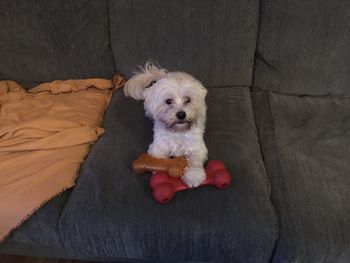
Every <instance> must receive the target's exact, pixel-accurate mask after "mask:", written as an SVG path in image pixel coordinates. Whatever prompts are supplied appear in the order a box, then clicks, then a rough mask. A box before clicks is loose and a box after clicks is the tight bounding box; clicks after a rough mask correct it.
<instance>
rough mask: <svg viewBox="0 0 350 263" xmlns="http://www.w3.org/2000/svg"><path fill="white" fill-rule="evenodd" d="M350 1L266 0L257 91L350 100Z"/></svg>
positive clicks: (256, 82) (258, 57) (259, 49)
mask: <svg viewBox="0 0 350 263" xmlns="http://www.w3.org/2000/svg"><path fill="white" fill-rule="evenodd" d="M349 14H350V1H349V0H333V1H327V0H310V1H305V0H281V1H273V0H264V1H262V2H261V21H260V23H261V24H260V31H259V37H258V47H257V52H256V70H255V75H254V79H255V80H254V86H256V87H258V88H261V89H265V90H272V91H276V92H282V93H289V94H305V95H331V96H349V95H350V88H349V83H350V66H349V65H350V15H349Z"/></svg>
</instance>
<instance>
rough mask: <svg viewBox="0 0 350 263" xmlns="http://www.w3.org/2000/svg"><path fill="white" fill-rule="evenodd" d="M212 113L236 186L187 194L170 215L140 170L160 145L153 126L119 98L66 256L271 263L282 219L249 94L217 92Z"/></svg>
mask: <svg viewBox="0 0 350 263" xmlns="http://www.w3.org/2000/svg"><path fill="white" fill-rule="evenodd" d="M223 102H224V103H223ZM208 108H209V110H208V125H207V133H206V137H205V139H206V142H207V145H208V148H209V155H210V158H212V159H213V158H215V159H222V160H223V161H224V162H225V163H226V165H227V167H228V169H229V171H230V172H231V174H232V178H233V184H232V186H230V187H229V188H228V189H226V190H218V189H216V188H213V187H204V188H200V189H195V190H191V191H185V192H181V193H178V194H177V196H176V197H175V198H174V199H173V200H172V201H171V202H170V203H169V204H167V205H160V204H158V203H156V202H155V201H154V200H153V198H152V196H151V191H150V188H149V184H148V182H149V175H136V174H134V173H133V172H132V171H131V169H130V165H131V162H132V161H133V160H134V159H135V158H136V157H137V156H138V155H139V154H140V153H143V152H145V151H146V150H147V145H148V144H149V143H150V142H151V139H152V127H151V122H150V121H149V120H148V119H146V117H145V116H144V111H143V106H142V104H141V103H140V102H136V101H134V100H131V99H127V98H125V97H124V95H123V94H122V92H117V93H116V94H114V96H113V99H112V102H111V105H110V107H109V109H108V112H107V115H106V118H105V128H106V133H105V134H104V135H103V136H102V137H101V138H100V139H99V141H98V142H97V143H96V144H95V145H94V146H93V148H92V150H91V152H90V154H89V156H88V158H87V160H86V162H85V163H84V165H83V167H82V169H81V172H80V177H79V179H78V182H77V185H76V187H75V188H74V191H73V192H72V194H71V196H70V198H69V201H68V202H67V204H66V206H65V208H64V209H63V213H62V216H61V218H60V222H59V228H60V232H61V236H62V238H63V241H64V244H65V246H66V247H67V248H71V249H72V251H74V253H75V254H80V255H84V256H89V255H95V256H99V257H126V258H143V259H149V260H151V261H153V262H154V261H156V260H164V262H170V261H185V260H198V261H201V260H202V261H203V260H216V261H220V262H222V261H225V262H267V261H268V259H269V258H270V257H271V254H272V250H273V247H274V244H275V241H276V235H277V232H276V230H277V227H276V217H275V215H274V211H273V208H272V206H271V203H270V200H269V185H268V181H267V178H266V173H265V170H264V166H263V162H262V159H261V155H260V152H259V147H258V142H257V137H256V129H255V125H254V118H253V115H252V108H251V102H250V94H249V89H248V88H236V89H233V88H217V89H211V90H209V95H208Z"/></svg>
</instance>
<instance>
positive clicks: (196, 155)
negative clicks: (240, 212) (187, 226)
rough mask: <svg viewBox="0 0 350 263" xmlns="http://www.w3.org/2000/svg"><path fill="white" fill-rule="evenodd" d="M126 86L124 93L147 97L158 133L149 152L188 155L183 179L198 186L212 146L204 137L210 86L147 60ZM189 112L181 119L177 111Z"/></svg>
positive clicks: (149, 112)
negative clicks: (206, 100)
mask: <svg viewBox="0 0 350 263" xmlns="http://www.w3.org/2000/svg"><path fill="white" fill-rule="evenodd" d="M140 69H141V71H140V72H137V73H135V74H134V76H133V77H132V78H130V79H129V80H128V81H127V82H126V84H125V87H124V93H125V95H126V96H128V97H132V98H134V99H136V100H144V108H145V111H146V116H147V117H149V118H150V119H151V120H152V121H153V122H154V127H153V131H154V137H153V142H152V144H150V145H149V148H148V153H149V154H151V155H153V156H155V157H163V158H168V157H171V156H184V157H186V158H187V160H188V163H189V164H188V167H187V169H186V171H185V173H184V175H183V176H182V180H183V182H184V183H185V184H187V185H188V186H189V187H197V186H198V185H200V184H201V183H202V182H203V181H204V180H205V178H206V175H205V172H204V169H203V164H204V162H205V161H206V160H207V155H208V150H207V147H206V145H205V143H204V140H203V134H204V130H205V120H206V104H205V96H206V94H207V90H206V89H205V88H204V87H203V85H202V84H201V83H200V82H199V81H198V80H197V79H195V78H194V77H193V76H191V75H189V74H187V73H184V72H177V71H176V72H168V71H167V70H165V69H162V68H160V67H159V66H157V65H155V64H153V63H146V64H145V66H144V67H143V68H140ZM179 111H183V112H185V113H186V118H185V119H184V120H183V121H181V120H179V119H178V118H177V116H176V114H177V113H178V112H179Z"/></svg>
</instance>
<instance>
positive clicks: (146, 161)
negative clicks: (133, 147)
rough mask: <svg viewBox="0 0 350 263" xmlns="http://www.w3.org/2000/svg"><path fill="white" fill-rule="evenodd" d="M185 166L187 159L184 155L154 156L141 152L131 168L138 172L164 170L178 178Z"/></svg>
mask: <svg viewBox="0 0 350 263" xmlns="http://www.w3.org/2000/svg"><path fill="white" fill-rule="evenodd" d="M186 166H187V160H186V158H184V157H175V158H172V159H169V158H155V157H153V156H151V155H149V154H147V153H144V154H141V155H140V156H139V158H138V159H137V160H135V161H134V162H133V163H132V169H133V170H134V171H135V172H136V173H138V174H141V173H144V172H155V171H158V172H166V173H167V174H168V175H169V176H171V177H174V178H180V177H181V176H182V175H183V173H184V170H185V168H186Z"/></svg>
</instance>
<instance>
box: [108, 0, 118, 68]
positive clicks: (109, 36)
mask: <svg viewBox="0 0 350 263" xmlns="http://www.w3.org/2000/svg"><path fill="white" fill-rule="evenodd" d="M106 2H107V29H108V46H109V49H110V50H111V53H112V57H113V69H114V74H115V73H117V65H116V62H115V56H114V52H113V48H112V41H111V24H110V22H111V21H110V20H111V16H110V6H109V5H110V1H109V0H106Z"/></svg>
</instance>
